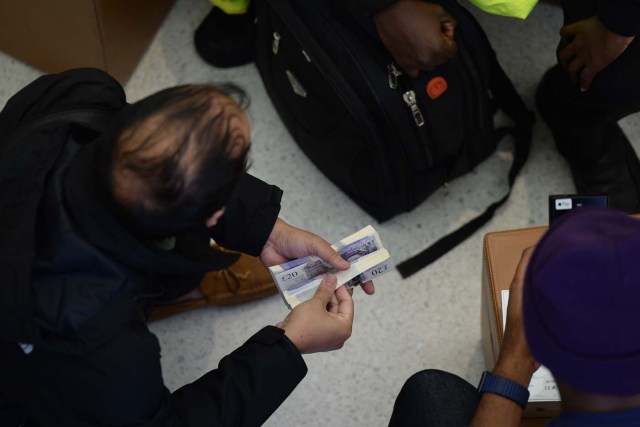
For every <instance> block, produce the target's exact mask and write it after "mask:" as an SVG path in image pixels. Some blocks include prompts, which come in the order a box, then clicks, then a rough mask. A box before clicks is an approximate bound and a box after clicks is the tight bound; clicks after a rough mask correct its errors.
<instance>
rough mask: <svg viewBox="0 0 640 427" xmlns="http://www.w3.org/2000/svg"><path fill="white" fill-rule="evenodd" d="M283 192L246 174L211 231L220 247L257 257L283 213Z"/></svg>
mask: <svg viewBox="0 0 640 427" xmlns="http://www.w3.org/2000/svg"><path fill="white" fill-rule="evenodd" d="M280 199H282V190H281V189H280V188H278V187H276V186H275V185H269V184H267V183H265V182H264V181H261V180H259V179H258V178H255V177H253V176H251V175H249V174H244V176H243V177H242V178H241V179H240V183H239V184H238V187H237V189H236V191H235V192H234V195H233V197H232V199H231V200H230V201H229V203H228V204H227V206H226V209H225V213H224V215H223V216H222V218H221V219H220V221H219V222H218V224H217V225H215V226H214V227H212V228H211V229H210V234H211V238H212V239H213V240H215V241H216V243H218V244H220V245H221V246H223V247H225V248H227V249H231V250H236V251H240V252H244V253H246V254H249V255H253V256H258V255H260V252H261V251H262V248H263V247H264V245H265V243H266V242H267V239H268V238H269V235H270V234H271V231H272V230H273V226H274V224H275V223H276V220H277V219H278V213H280Z"/></svg>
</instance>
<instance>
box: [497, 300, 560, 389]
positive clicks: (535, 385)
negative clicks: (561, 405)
mask: <svg viewBox="0 0 640 427" xmlns="http://www.w3.org/2000/svg"><path fill="white" fill-rule="evenodd" d="M501 296H502V330H503V331H504V329H505V327H506V325H507V306H508V305H509V291H508V290H503V291H502V294H501ZM554 401H560V392H559V391H558V386H557V385H556V381H555V380H554V379H553V375H552V374H551V371H549V370H548V369H547V368H545V367H544V366H540V368H538V370H537V371H536V372H535V373H534V374H533V377H531V382H530V383H529V402H554Z"/></svg>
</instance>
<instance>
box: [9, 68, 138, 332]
mask: <svg viewBox="0 0 640 427" xmlns="http://www.w3.org/2000/svg"><path fill="white" fill-rule="evenodd" d="M125 105H126V101H125V94H124V91H123V89H122V87H121V86H120V84H119V83H118V82H117V81H116V80H115V79H113V78H112V77H111V76H109V75H108V74H107V73H105V72H103V71H100V70H96V69H77V70H71V71H67V72H64V73H60V74H53V75H46V76H42V77H40V78H38V79H37V80H35V81H34V82H33V83H31V84H29V85H28V86H26V87H25V88H24V89H22V90H20V91H19V92H18V93H17V94H15V95H14V96H13V97H12V98H11V99H9V101H7V103H6V105H5V106H4V108H3V109H2V111H1V112H0V218H1V219H2V220H1V221H0V277H2V286H1V289H0V290H1V292H0V340H6V341H23V342H31V343H32V342H34V339H35V327H34V325H33V323H32V319H31V317H30V315H29V312H30V310H29V288H30V284H31V269H32V265H31V262H32V260H33V251H34V230H35V223H36V213H37V210H38V205H39V203H40V200H41V198H42V195H43V187H44V183H45V180H46V177H47V175H48V173H49V171H50V170H51V169H52V168H53V166H54V165H55V164H56V161H57V159H58V156H59V155H60V153H61V151H62V149H63V148H64V146H65V143H66V142H67V138H68V136H69V133H70V132H75V133H77V132H89V133H92V134H97V133H100V132H101V131H102V130H104V129H105V128H106V126H107V124H108V123H109V121H110V120H111V118H112V117H113V115H115V114H116V113H117V112H118V111H119V110H121V109H122V108H124V106H125Z"/></svg>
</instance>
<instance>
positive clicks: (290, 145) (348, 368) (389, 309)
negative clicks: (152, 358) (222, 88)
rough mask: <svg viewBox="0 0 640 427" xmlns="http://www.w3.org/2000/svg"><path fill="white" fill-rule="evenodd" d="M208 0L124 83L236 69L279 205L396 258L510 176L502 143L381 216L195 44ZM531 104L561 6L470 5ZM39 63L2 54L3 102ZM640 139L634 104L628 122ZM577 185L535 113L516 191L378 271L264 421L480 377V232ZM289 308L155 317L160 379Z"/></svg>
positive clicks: (247, 77)
mask: <svg viewBox="0 0 640 427" xmlns="http://www.w3.org/2000/svg"><path fill="white" fill-rule="evenodd" d="M209 8H210V4H209V3H208V1H206V0H177V2H176V4H175V6H174V8H173V10H172V11H171V13H170V15H169V16H168V17H167V19H166V21H165V22H164V24H163V26H162V28H161V29H160V31H159V33H158V34H157V36H156V37H155V39H154V41H153V43H152V44H151V46H150V48H149V50H148V52H147V53H146V55H145V56H144V57H143V59H142V61H141V62H140V64H139V66H138V68H137V70H136V72H135V73H134V75H133V77H132V78H131V79H130V81H129V83H128V84H127V85H126V90H127V93H128V96H129V100H130V101H135V100H137V99H140V98H141V97H144V96H146V95H148V94H150V93H152V92H155V91H156V90H159V89H162V88H165V87H167V86H171V85H175V84H179V83H186V82H209V81H214V82H215V81H233V82H235V83H237V84H239V85H241V86H242V87H244V88H245V89H246V90H247V91H248V93H249V94H250V96H251V98H252V105H251V108H250V110H249V113H250V117H251V120H252V123H253V130H252V140H253V147H252V154H251V161H252V167H251V172H252V173H253V174H255V175H256V176H258V177H260V178H262V179H264V180H266V181H268V182H271V183H274V184H277V185H279V186H280V187H281V188H283V189H284V191H285V195H284V198H283V201H282V217H283V218H284V219H285V220H287V221H288V222H290V223H291V224H293V225H295V226H298V227H302V228H305V229H308V230H311V231H314V232H316V233H317V234H319V235H321V236H323V237H324V238H326V239H327V240H328V241H330V242H333V241H336V240H338V239H340V238H341V237H343V236H346V235H348V234H351V233H352V232H354V231H356V230H358V229H360V228H362V227H363V226H365V225H367V224H373V225H374V226H375V227H376V228H377V229H378V231H379V233H380V236H381V237H382V239H383V241H384V243H385V245H386V247H387V248H388V249H389V251H390V253H391V254H392V256H393V257H394V259H395V260H397V261H400V260H403V259H405V258H406V257H408V256H409V255H412V254H414V253H417V252H418V251H420V250H421V249H423V248H424V247H426V245H428V244H429V243H432V242H433V241H435V240H436V239H437V238H438V237H439V236H441V235H443V234H444V233H446V232H448V231H451V230H452V229H454V228H455V227H457V226H459V225H461V224H463V223H464V222H465V221H467V220H469V219H471V218H473V217H474V216H475V215H477V214H478V213H480V212H481V211H483V210H484V208H485V207H486V206H487V205H488V204H489V203H490V202H491V201H492V200H494V199H497V198H498V197H499V196H500V195H502V194H503V193H504V192H505V191H506V188H507V184H506V173H507V170H508V168H509V165H510V159H511V155H510V152H509V151H508V150H509V148H510V144H509V143H505V144H504V146H503V147H501V148H500V149H499V150H498V151H497V152H496V153H495V154H494V155H493V156H492V157H491V158H489V159H488V160H487V161H486V162H484V163H483V164H481V165H480V166H479V167H478V168H477V169H476V170H475V171H473V172H472V173H470V174H468V175H466V176H464V177H462V178H460V179H458V180H456V181H454V182H452V183H450V184H449V186H448V187H447V188H443V189H441V190H439V191H437V192H436V193H435V194H434V195H433V196H431V197H430V198H429V199H428V201H427V202H425V203H423V204H422V205H421V206H419V207H418V208H416V209H415V210H414V211H412V212H410V213H407V214H403V215H399V216H397V217H395V218H394V219H392V220H390V221H388V222H386V223H384V224H376V223H375V221H374V220H373V219H372V218H371V217H370V216H368V215H367V214H366V213H364V212H363V211H362V210H360V209H359V208H358V207H357V206H356V205H355V204H354V203H352V202H351V201H350V200H349V199H348V198H347V197H346V196H345V195H344V194H343V193H342V192H341V191H339V190H338V189H337V188H336V187H335V186H334V185H333V184H331V183H330V182H329V181H328V180H327V179H326V178H325V177H324V176H323V175H322V174H321V173H320V172H319V171H318V170H317V169H316V168H315V167H314V166H313V164H312V163H311V162H310V161H309V160H308V159H307V158H306V157H305V156H304V154H303V153H302V152H301V151H300V149H299V148H298V147H297V146H296V144H295V142H294V141H293V139H292V138H291V136H290V135H289V134H288V132H287V130H286V129H285V128H284V126H283V124H282V122H281V121H280V119H279V117H278V115H277V113H276V112H275V110H274V108H273V106H272V104H271V102H270V100H269V98H268V97H267V95H266V93H265V90H264V87H263V85H262V82H261V80H260V78H259V76H258V73H257V71H256V68H255V67H254V66H253V65H248V66H244V67H239V68H234V69H227V70H219V69H215V68H212V67H210V66H208V65H207V64H205V63H204V62H203V61H202V60H200V59H199V57H198V56H197V55H196V53H195V51H194V48H193V45H192V35H193V31H194V29H195V28H196V26H197V25H198V24H199V23H200V21H201V20H202V19H203V18H204V16H205V15H206V14H207V13H208V11H209ZM474 14H475V15H476V16H478V18H479V19H480V21H481V22H482V24H483V25H484V27H485V28H486V31H487V32H488V34H489V36H490V39H491V41H492V42H493V44H494V47H495V49H496V51H497V52H498V56H499V59H500V60H501V62H502V64H503V65H504V68H505V69H506V71H507V73H508V74H509V75H510V76H511V78H512V79H513V81H514V83H515V85H516V87H517V89H518V90H519V91H520V92H521V94H522V95H523V97H524V99H525V102H526V103H527V104H528V105H529V106H530V107H531V108H533V94H534V91H535V88H536V85H537V83H538V81H539V79H540V77H541V76H542V74H543V72H544V71H545V70H546V69H547V68H549V67H550V66H551V65H553V64H554V61H555V55H554V51H555V46H556V43H557V34H558V30H559V28H560V25H561V22H562V16H561V11H560V9H559V8H557V7H555V6H550V5H547V4H541V5H538V6H537V7H536V9H535V10H534V12H533V13H532V15H531V16H530V17H529V18H528V19H527V20H526V21H520V20H514V19H507V18H500V17H496V16H490V15H487V14H483V13H482V12H479V11H474ZM39 74H40V72H39V71H37V70H34V69H32V68H30V67H28V66H26V65H23V64H22V63H20V62H18V61H16V60H14V59H12V58H10V57H8V56H6V55H4V54H0V76H1V78H0V105H4V103H5V102H6V100H7V99H8V98H9V97H10V96H11V95H12V94H13V93H14V92H15V91H17V90H18V89H20V88H21V87H22V86H24V85H26V84H27V83H29V82H30V81H31V80H33V79H34V78H35V77H37V76H38V75H39ZM622 127H623V129H624V130H625V131H626V132H627V134H628V135H629V136H630V138H631V139H632V140H633V141H635V143H636V147H637V146H638V145H639V144H640V116H638V115H634V116H632V117H629V118H626V119H625V120H623V122H622ZM573 190H574V188H573V184H572V182H571V179H570V176H569V173H568V169H567V166H566V164H565V162H564V161H563V160H562V158H561V157H560V156H559V155H558V153H557V152H556V150H555V147H554V145H553V142H552V140H551V136H550V134H549V131H548V130H547V129H546V127H545V126H544V124H543V123H542V122H541V121H538V123H537V124H536V127H535V132H534V144H533V147H532V151H531V156H530V160H529V162H528V163H527V165H526V166H525V168H524V170H523V171H522V173H521V175H520V177H519V178H518V180H517V182H516V185H515V188H514V191H513V194H512V197H511V199H510V200H509V202H508V203H507V204H506V205H505V206H504V207H503V208H502V209H500V210H499V211H498V213H497V215H496V217H495V218H494V219H493V220H492V221H491V222H490V223H489V224H488V225H487V226H485V227H484V228H483V229H482V230H481V231H480V232H478V233H476V234H475V235H474V236H473V237H471V238H470V239H469V240H468V241H466V242H464V243H463V244H462V245H460V246H459V247H457V248H456V249H455V250H453V251H451V252H450V253H448V254H447V255H446V256H444V257H443V258H441V259H440V260H439V261H438V262H436V263H435V264H433V265H432V266H430V267H428V268H426V269H425V270H423V271H421V272H420V273H419V274H416V275H415V276H413V277H411V278H409V279H408V280H402V279H401V278H400V276H399V274H397V273H396V272H395V271H394V272H391V273H390V274H388V275H386V276H385V277H384V278H382V279H380V280H379V281H378V282H377V283H376V289H377V291H376V294H375V295H374V296H372V297H367V296H366V295H364V294H363V293H362V292H357V293H356V295H355V296H354V297H355V300H356V319H355V325H354V331H353V336H352V338H351V339H350V340H349V341H348V342H347V344H346V345H345V347H344V348H343V349H342V350H340V351H336V352H332V353H322V354H315V355H310V356H305V360H306V362H307V364H308V366H309V373H308V375H307V377H306V378H305V380H304V381H303V382H302V383H301V384H300V385H299V387H298V388H297V389H296V390H295V391H294V392H293V394H292V395H291V397H290V398H289V399H288V400H287V401H286V402H285V403H284V404H283V405H282V406H281V407H280V409H279V410H278V411H277V412H276V413H275V414H273V416H272V417H271V418H270V419H269V420H268V421H267V423H266V425H267V426H281V427H288V426H341V427H347V426H367V427H370V426H384V425H386V424H387V422H388V420H389V417H390V414H391V410H392V408H393V402H394V399H395V396H396V395H397V393H398V392H399V390H400V388H401V386H402V384H403V382H404V381H405V379H407V378H408V377H409V376H410V375H411V374H413V373H414V372H416V371H418V370H421V369H425V368H438V369H444V370H447V371H451V372H454V373H456V374H458V375H460V376H462V377H464V378H465V379H467V380H469V381H470V382H472V383H477V381H478V379H479V377H480V374H481V371H482V370H483V368H484V361H483V357H482V351H481V345H480V277H481V252H482V246H481V245H482V238H483V235H484V233H486V232H488V231H493V230H501V229H510V228H519V227H526V226H531V225H544V224H546V221H547V195H548V194H556V193H571V192H572V191H573ZM286 314H287V309H286V307H285V305H284V304H283V302H282V300H281V299H280V298H279V297H277V296H274V297H271V298H268V299H266V300H263V301H259V302H255V303H251V304H247V305H244V306H239V307H230V308H207V309H202V310H199V311H194V312H190V313H186V314H182V315H179V316H177V317H174V318H170V319H167V320H164V321H161V322H158V323H155V324H152V325H151V329H152V330H153V332H154V333H156V334H157V336H158V337H159V339H160V342H161V344H162V348H163V351H162V361H163V370H164V376H165V381H166V383H167V385H168V387H169V388H170V389H172V390H174V389H176V388H178V387H180V386H181V385H183V384H186V383H188V382H190V381H193V380H195V379H196V378H198V377H200V376H201V375H203V374H204V373H206V372H207V371H208V370H210V369H213V368H215V367H216V366H217V363H218V361H219V360H220V358H221V357H222V356H224V355H225V354H227V353H229V352H230V351H232V350H233V349H234V348H236V347H237V346H239V345H240V344H242V343H243V342H244V340H246V339H247V338H249V337H250V336H251V335H252V334H253V333H254V332H256V331H257V330H259V329H260V328H261V327H262V326H264V325H266V324H275V323H276V322H278V321H280V320H282V319H283V318H284V317H285V316H286Z"/></svg>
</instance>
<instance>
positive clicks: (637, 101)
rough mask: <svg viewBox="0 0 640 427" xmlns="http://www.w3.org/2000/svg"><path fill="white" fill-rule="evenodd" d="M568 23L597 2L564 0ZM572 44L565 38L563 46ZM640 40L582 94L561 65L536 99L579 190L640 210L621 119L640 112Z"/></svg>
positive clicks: (638, 170) (638, 181) (637, 168)
mask: <svg viewBox="0 0 640 427" xmlns="http://www.w3.org/2000/svg"><path fill="white" fill-rule="evenodd" d="M562 6H563V11H564V21H565V24H570V23H574V22H576V21H579V20H582V19H585V18H588V17H591V16H593V15H595V13H596V2H595V1H594V0H563V3H562ZM565 43H566V42H563V41H561V42H560V46H559V47H558V50H561V49H562V48H563V47H564V45H565ZM638 76H640V40H638V39H636V40H634V41H633V42H632V43H631V45H630V46H629V47H628V48H627V49H626V50H625V52H624V53H623V54H622V55H620V56H619V57H618V58H617V59H616V60H615V61H614V62H612V63H611V64H610V65H609V66H608V67H607V68H605V69H604V70H602V71H601V72H600V73H599V74H598V75H597V76H596V77H595V79H594V80H593V83H592V85H591V87H590V89H589V90H588V91H587V92H580V90H579V89H578V87H577V86H576V85H575V84H573V83H572V82H571V80H570V78H569V75H568V73H567V72H566V71H565V70H564V69H563V68H562V67H560V66H559V65H558V66H555V67H553V68H552V69H551V70H549V71H548V72H547V74H546V75H545V76H544V78H543V80H542V82H541V84H540V87H539V89H538V93H537V96H536V101H537V104H538V110H539V112H540V114H541V116H542V118H543V119H544V120H545V122H546V123H547V124H548V125H549V127H550V129H551V131H552V134H553V137H554V139H555V142H556V145H557V147H558V151H559V152H560V153H561V154H562V156H563V157H564V158H565V159H566V160H567V162H568V163H569V166H570V168H571V172H572V175H573V178H574V181H575V184H576V189H577V191H578V192H579V193H599V194H608V195H609V197H610V205H611V206H613V207H616V208H618V209H621V210H623V211H625V212H629V213H632V212H638V210H639V205H640V162H639V161H638V158H637V156H636V155H635V153H634V151H633V148H632V146H631V144H630V143H629V140H628V139H627V137H626V136H625V135H624V133H623V132H622V130H621V129H620V127H619V126H618V124H617V122H618V120H620V119H621V118H623V117H625V116H628V115H629V114H632V113H635V112H637V111H640V78H638Z"/></svg>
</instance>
